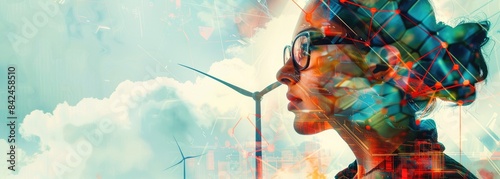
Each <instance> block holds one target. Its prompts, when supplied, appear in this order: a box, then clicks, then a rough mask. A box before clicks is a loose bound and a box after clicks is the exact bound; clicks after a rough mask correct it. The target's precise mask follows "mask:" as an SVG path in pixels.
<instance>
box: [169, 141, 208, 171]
mask: <svg viewBox="0 0 500 179" xmlns="http://www.w3.org/2000/svg"><path fill="white" fill-rule="evenodd" d="M174 140H175V143H176V144H177V148H179V152H181V156H182V159H181V161H179V162H177V163H176V164H174V165H172V166H170V167H168V168H166V169H165V170H168V169H170V168H172V167H175V166H177V165H179V164H180V163H181V162H183V163H184V179H186V159H190V158H196V157H199V156H202V155H204V154H200V155H195V156H187V157H185V156H184V153H182V149H181V147H180V146H179V143H178V142H177V139H175V137H174Z"/></svg>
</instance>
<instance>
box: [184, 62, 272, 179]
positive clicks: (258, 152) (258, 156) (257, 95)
mask: <svg viewBox="0 0 500 179" xmlns="http://www.w3.org/2000/svg"><path fill="white" fill-rule="evenodd" d="M179 65H180V66H183V67H185V68H188V69H191V70H194V71H196V72H198V73H201V74H203V75H205V76H208V77H210V78H212V79H214V80H216V81H218V82H220V83H222V84H224V85H226V86H227V87H229V88H231V89H233V90H235V91H236V92H238V93H240V94H242V95H245V96H248V97H251V98H253V100H255V128H256V129H255V172H256V174H255V177H256V178H257V179H261V178H262V142H261V141H262V136H261V132H260V131H261V114H260V100H261V99H262V96H264V95H265V94H266V93H268V92H270V91H272V90H273V89H275V88H277V87H278V86H280V85H281V83H280V82H274V83H272V84H270V85H268V86H267V87H265V88H264V89H262V90H261V91H256V92H253V93H252V92H250V91H247V90H244V89H242V88H240V87H237V86H235V85H233V84H230V83H228V82H225V81H223V80H221V79H219V78H216V77H213V76H212V75H209V74H206V73H204V72H202V71H200V70H197V69H194V68H192V67H189V66H186V65H183V64H179Z"/></svg>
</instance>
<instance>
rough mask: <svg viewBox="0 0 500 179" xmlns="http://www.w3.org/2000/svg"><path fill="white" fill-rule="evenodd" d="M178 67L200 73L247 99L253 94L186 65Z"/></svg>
mask: <svg viewBox="0 0 500 179" xmlns="http://www.w3.org/2000/svg"><path fill="white" fill-rule="evenodd" d="M179 65H180V66H183V67H185V68H189V69H191V70H194V71H196V72H198V73H201V74H203V75H205V76H208V77H210V78H212V79H214V80H216V81H218V82H221V83H222V84H224V85H226V86H228V87H229V88H231V89H233V90H235V91H236V92H238V93H240V94H242V95H245V96H248V97H253V93H252V92H250V91H247V90H244V89H242V88H240V87H237V86H235V85H233V84H231V83H228V82H225V81H223V80H221V79H219V78H216V77H214V76H212V75H209V74H206V73H204V72H202V71H200V70H197V69H194V68H191V67H189V66H186V65H183V64H179Z"/></svg>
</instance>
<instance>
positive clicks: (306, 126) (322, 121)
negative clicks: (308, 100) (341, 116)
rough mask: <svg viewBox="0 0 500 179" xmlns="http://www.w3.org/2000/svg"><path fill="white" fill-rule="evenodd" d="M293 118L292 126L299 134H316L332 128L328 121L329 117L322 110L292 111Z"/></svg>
mask: <svg viewBox="0 0 500 179" xmlns="http://www.w3.org/2000/svg"><path fill="white" fill-rule="evenodd" d="M294 113H295V120H294V123H293V127H294V128H295V131H296V132H297V133H299V134H303V135H310V134H316V133H319V132H322V131H325V130H327V129H332V126H331V125H330V123H329V122H328V120H329V119H330V118H328V117H327V115H325V114H324V113H323V112H294Z"/></svg>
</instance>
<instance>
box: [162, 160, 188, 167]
mask: <svg viewBox="0 0 500 179" xmlns="http://www.w3.org/2000/svg"><path fill="white" fill-rule="evenodd" d="M182 161H184V159H182V160H181V161H179V162H177V163H176V164H174V165H172V166H170V167H168V168H166V169H165V170H168V169H170V168H172V167H175V166H176V165H179V164H180V163H181V162H182Z"/></svg>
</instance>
